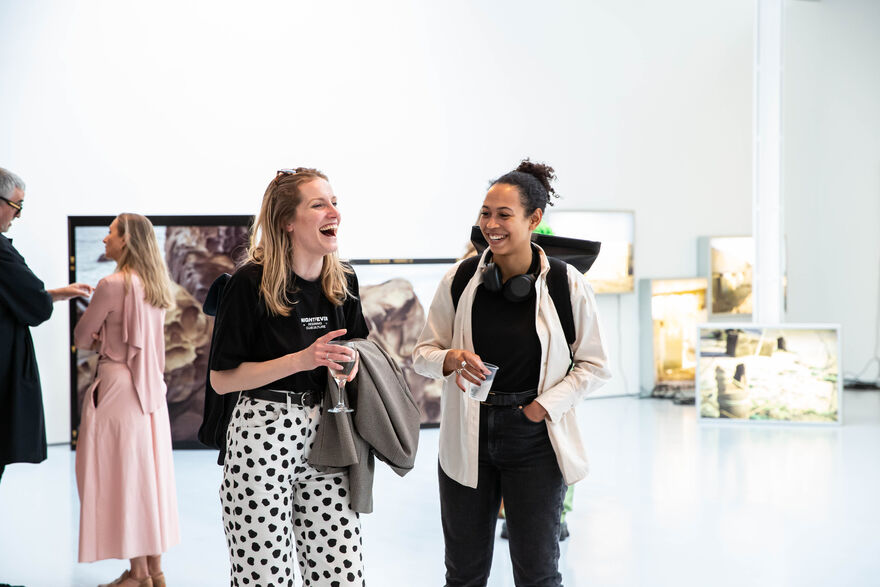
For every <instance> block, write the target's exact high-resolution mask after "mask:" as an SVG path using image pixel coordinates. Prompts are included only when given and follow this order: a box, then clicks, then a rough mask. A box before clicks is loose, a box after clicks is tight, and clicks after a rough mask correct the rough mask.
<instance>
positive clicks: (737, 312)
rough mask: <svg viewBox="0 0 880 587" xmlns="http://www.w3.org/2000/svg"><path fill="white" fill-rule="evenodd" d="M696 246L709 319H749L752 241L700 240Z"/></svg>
mask: <svg viewBox="0 0 880 587" xmlns="http://www.w3.org/2000/svg"><path fill="white" fill-rule="evenodd" d="M697 246H698V248H697V263H698V267H699V268H700V274H701V275H704V276H706V277H708V278H709V299H710V303H709V316H710V317H718V318H722V319H726V320H740V319H742V320H751V317H752V297H753V296H752V273H753V270H754V265H755V262H754V261H755V241H754V239H752V237H750V236H735V237H700V238H699V239H698V245H697Z"/></svg>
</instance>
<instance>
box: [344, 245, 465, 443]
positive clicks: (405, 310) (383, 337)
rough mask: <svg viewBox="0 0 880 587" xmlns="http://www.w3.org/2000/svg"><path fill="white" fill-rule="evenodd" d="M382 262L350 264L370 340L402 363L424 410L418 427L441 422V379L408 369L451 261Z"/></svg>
mask: <svg viewBox="0 0 880 587" xmlns="http://www.w3.org/2000/svg"><path fill="white" fill-rule="evenodd" d="M383 261H386V262H380V263H375V262H374V263H369V262H367V261H356V262H353V266H354V269H355V272H356V273H357V275H358V282H359V284H360V291H361V304H362V306H363V310H364V317H365V318H366V320H367V325H368V326H369V328H370V339H371V340H373V341H375V342H376V344H378V345H379V346H381V347H382V348H383V349H384V350H385V351H386V352H387V353H388V354H389V355H391V356H392V357H394V359H395V360H396V361H397V363H398V364H399V365H400V368H401V370H402V371H403V376H404V378H405V379H406V382H407V384H408V385H409V388H410V391H411V392H412V395H413V398H414V399H415V400H416V403H417V404H418V406H419V409H420V410H421V412H422V425H423V426H436V425H439V423H440V391H441V389H442V387H443V385H442V383H443V382H442V381H439V380H434V379H428V378H426V377H422V376H421V375H419V374H417V373H416V372H415V371H414V370H413V367H412V364H413V360H412V351H413V347H414V346H415V344H416V341H417V340H418V338H419V333H420V332H421V331H422V326H424V324H425V319H426V317H427V314H428V308H429V307H430V305H431V300H432V299H433V296H434V292H435V290H436V289H437V285H438V284H439V283H440V280H441V279H442V278H443V275H444V274H445V273H446V272H447V271H448V270H449V268H450V267H452V265H453V264H454V260H453V259H445V260H438V261H437V262H433V263H423V262H419V261H418V260H416V261H414V262H405V263H393V262H391V260H383Z"/></svg>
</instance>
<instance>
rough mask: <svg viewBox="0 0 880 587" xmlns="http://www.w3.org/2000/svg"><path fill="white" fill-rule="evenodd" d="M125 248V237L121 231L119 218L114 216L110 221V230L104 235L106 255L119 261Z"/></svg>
mask: <svg viewBox="0 0 880 587" xmlns="http://www.w3.org/2000/svg"><path fill="white" fill-rule="evenodd" d="M123 248H125V237H124V236H122V235H121V234H120V233H119V218H114V219H113V222H111V223H110V232H109V233H108V234H107V236H105V237H104V256H105V257H107V258H108V259H112V260H114V261H119V258H120V256H121V255H122V249H123Z"/></svg>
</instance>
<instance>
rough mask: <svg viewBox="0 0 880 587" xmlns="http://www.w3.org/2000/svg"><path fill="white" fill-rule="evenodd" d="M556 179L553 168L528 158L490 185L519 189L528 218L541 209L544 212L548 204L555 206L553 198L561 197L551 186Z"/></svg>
mask: <svg viewBox="0 0 880 587" xmlns="http://www.w3.org/2000/svg"><path fill="white" fill-rule="evenodd" d="M555 179H556V173H555V172H554V171H553V168H552V167H550V166H549V165H545V164H543V163H534V162H532V161H530V160H529V158H528V157H526V158H525V159H523V160H522V162H521V163H520V164H519V166H517V168H516V169H514V170H513V171H510V172H508V173H505V174H504V175H502V176H501V177H499V178H498V179H496V180H495V181H493V182H492V183H490V184H489V187H492V186H493V185H495V184H498V183H503V184H507V185H512V186H515V187H516V188H518V189H519V194H520V201H521V202H522V205H523V207H524V208H525V209H526V216H528V215H531V213H532V212H534V211H535V210H537V209H539V208H540V209H541V211H542V212H543V211H544V209H545V208H546V207H547V204H550V205H551V206H552V205H553V201H552V198H558V197H559V194H557V193H556V190H555V189H553V186H551V185H550V182H551V181H553V180H555Z"/></svg>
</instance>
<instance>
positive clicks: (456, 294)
mask: <svg viewBox="0 0 880 587" xmlns="http://www.w3.org/2000/svg"><path fill="white" fill-rule="evenodd" d="M479 264H480V256H479V255H476V256H474V257H468V258H467V259H465V260H464V261H462V262H461V263H459V264H458V269H456V270H455V277H453V278H452V285H451V286H450V288H449V289H450V291H451V293H452V309H453V310H458V300H460V299H461V294H463V293H464V288H465V287H467V284H468V281H470V280H471V277H473V276H474V273H476V272H477V265H479Z"/></svg>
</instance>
